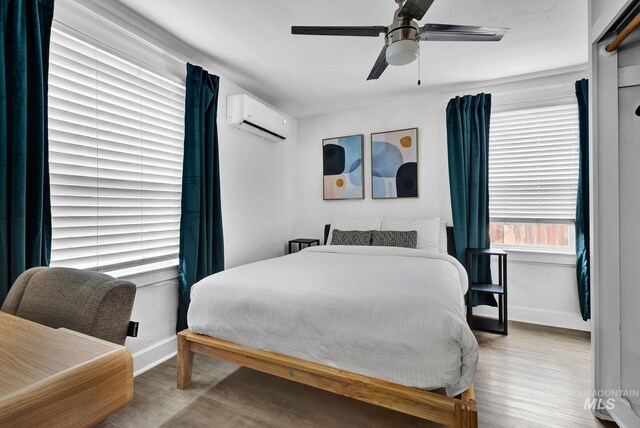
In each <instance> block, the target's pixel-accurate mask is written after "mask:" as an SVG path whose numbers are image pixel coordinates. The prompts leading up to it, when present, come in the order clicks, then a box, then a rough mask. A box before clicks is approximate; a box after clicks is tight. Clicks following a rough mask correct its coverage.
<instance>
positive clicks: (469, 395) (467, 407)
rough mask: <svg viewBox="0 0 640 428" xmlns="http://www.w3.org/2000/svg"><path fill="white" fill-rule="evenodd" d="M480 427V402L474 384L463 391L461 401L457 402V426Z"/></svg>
mask: <svg viewBox="0 0 640 428" xmlns="http://www.w3.org/2000/svg"><path fill="white" fill-rule="evenodd" d="M477 427H478V403H477V402H476V399H475V392H474V390H473V385H471V386H470V387H469V389H467V390H466V391H464V392H463V393H462V396H461V401H460V402H458V403H456V428H477Z"/></svg>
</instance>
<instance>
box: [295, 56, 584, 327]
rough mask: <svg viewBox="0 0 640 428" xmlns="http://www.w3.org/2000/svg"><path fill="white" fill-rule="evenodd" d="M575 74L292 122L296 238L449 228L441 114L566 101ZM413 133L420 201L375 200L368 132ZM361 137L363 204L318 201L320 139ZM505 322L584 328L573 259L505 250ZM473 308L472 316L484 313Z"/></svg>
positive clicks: (577, 73) (490, 85)
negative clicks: (385, 226) (390, 228)
mask: <svg viewBox="0 0 640 428" xmlns="http://www.w3.org/2000/svg"><path fill="white" fill-rule="evenodd" d="M585 69H586V65H585V66H584V67H583V70H581V71H570V72H565V73H559V74H557V75H552V74H551V75H538V76H530V78H528V79H523V80H512V81H502V82H488V83H485V84H477V85H468V86H466V87H463V88H459V89H456V90H451V89H449V90H447V91H446V93H439V94H424V95H421V96H418V97H416V98H412V99H407V100H405V101H402V102H395V103H387V104H377V105H373V106H370V107H367V108H362V109H356V110H349V111H343V112H336V113H331V114H328V115H322V116H314V117H306V118H302V119H300V120H299V121H298V130H299V131H298V170H299V186H298V229H297V231H298V235H300V236H305V237H317V238H320V237H322V229H323V226H324V224H326V223H330V222H331V219H332V218H334V217H405V218H412V217H429V216H440V217H442V218H445V219H447V221H448V222H449V224H451V206H450V196H449V178H448V169H447V140H446V117H445V109H446V103H447V101H448V100H449V99H450V98H452V97H453V96H455V95H465V94H476V93H479V92H490V93H493V94H494V96H493V104H494V105H500V104H503V105H504V104H512V103H519V102H527V101H533V100H536V99H544V98H548V97H557V96H564V95H570V96H571V95H572V94H573V93H574V89H573V85H574V82H575V81H576V80H578V79H580V78H582V77H586V74H587V73H586V71H585ZM411 127H418V131H419V150H418V156H419V160H418V162H419V172H418V177H419V194H420V197H419V198H418V199H397V200H379V199H377V200H373V199H371V191H370V189H371V186H370V179H371V178H370V177H371V175H370V174H371V171H370V161H369V159H370V144H371V142H370V133H372V132H380V131H387V130H393V129H402V128H411ZM361 133H362V134H364V135H365V145H364V147H365V150H364V159H365V161H364V165H365V199H364V200H349V201H324V200H323V199H322V139H324V138H330V137H336V136H342V135H351V134H361ZM510 254H511V256H510V263H509V283H510V296H509V297H510V302H509V310H510V319H512V320H519V321H525V322H532V323H539V324H547V325H553V326H559V327H565V328H574V329H582V330H588V329H589V328H590V324H589V323H584V322H583V321H582V318H581V316H580V311H579V306H578V296H577V290H576V284H575V257H573V256H567V255H555V254H544V253H527V252H521V251H518V252H515V251H514V252H510ZM490 312H491V311H490V310H489V311H485V310H484V309H483V308H479V309H478V310H477V313H480V314H483V313H484V314H488V313H490Z"/></svg>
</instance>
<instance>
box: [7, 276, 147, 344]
mask: <svg viewBox="0 0 640 428" xmlns="http://www.w3.org/2000/svg"><path fill="white" fill-rule="evenodd" d="M135 295H136V286H135V284H133V283H132V282H129V281H122V280H119V279H115V278H113V277H111V276H109V275H104V274H101V273H95V272H89V271H83V270H77V269H68V268H44V267H37V268H32V269H29V270H27V271H26V272H24V273H23V274H22V275H20V276H19V277H18V279H17V280H16V282H15V283H14V284H13V286H12V287H11V289H10V290H9V294H8V295H7V298H6V300H5V301H4V304H3V305H2V308H1V309H0V310H2V311H3V312H6V313H9V314H12V315H15V316H18V317H20V318H25V319H28V320H31V321H34V322H37V323H39V324H44V325H47V326H49V327H53V328H60V327H64V328H68V329H70V330H75V331H78V332H80V333H84V334H88V335H89V336H93V337H97V338H100V339H104V340H108V341H109V342H113V343H117V344H120V345H124V341H125V339H126V337H127V330H128V327H129V319H130V317H131V310H132V308H133V300H134V298H135Z"/></svg>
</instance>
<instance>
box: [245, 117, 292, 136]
mask: <svg viewBox="0 0 640 428" xmlns="http://www.w3.org/2000/svg"><path fill="white" fill-rule="evenodd" d="M242 123H243V124H245V125H247V126H252V127H254V128H255V129H256V130H258V131H260V132H265V133H267V134H269V135H272V136H273V137H274V138H277V139H278V140H286V139H287V137H283V136H282V135H280V134H276V133H275V132H272V131H269V130H268V129H266V128H263V127H262V126H258V125H256V124H255V123H253V122H249V121H248V120H243V121H242ZM258 135H259V134H258Z"/></svg>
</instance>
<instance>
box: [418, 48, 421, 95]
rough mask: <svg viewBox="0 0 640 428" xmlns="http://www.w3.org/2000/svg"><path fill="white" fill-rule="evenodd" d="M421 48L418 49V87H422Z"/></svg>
mask: <svg viewBox="0 0 640 428" xmlns="http://www.w3.org/2000/svg"><path fill="white" fill-rule="evenodd" d="M420 76H421V74H420V48H419V47H418V86H420Z"/></svg>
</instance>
